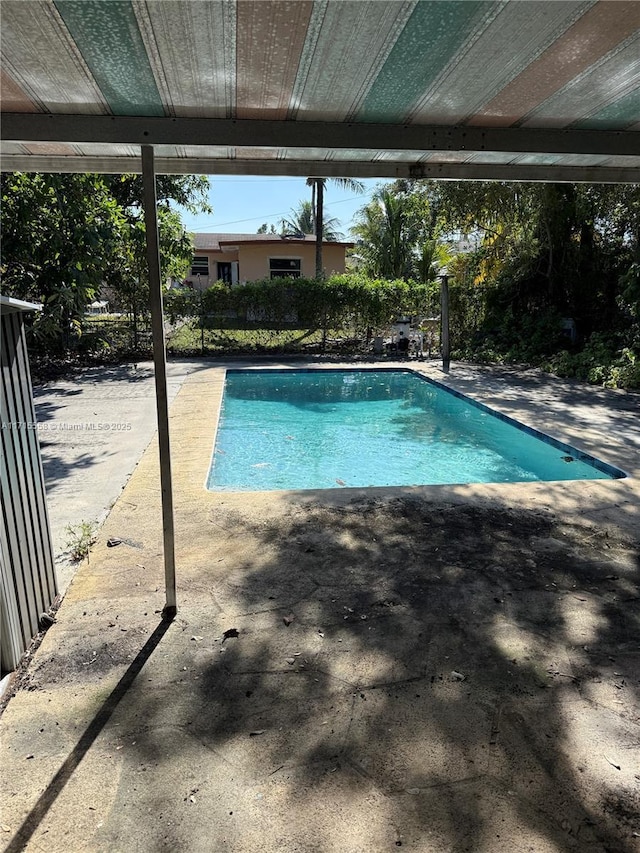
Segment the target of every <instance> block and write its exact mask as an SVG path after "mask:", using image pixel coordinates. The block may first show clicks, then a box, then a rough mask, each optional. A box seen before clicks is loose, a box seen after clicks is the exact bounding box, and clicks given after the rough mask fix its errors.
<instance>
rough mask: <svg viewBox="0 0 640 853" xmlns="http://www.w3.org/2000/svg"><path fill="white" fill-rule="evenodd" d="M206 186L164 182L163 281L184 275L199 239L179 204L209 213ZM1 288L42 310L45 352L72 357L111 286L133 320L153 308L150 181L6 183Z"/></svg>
mask: <svg viewBox="0 0 640 853" xmlns="http://www.w3.org/2000/svg"><path fill="white" fill-rule="evenodd" d="M207 185H208V183H207V180H206V179H203V178H199V177H195V176H159V177H158V187H157V194H158V219H159V231H160V253H161V261H162V269H163V275H164V276H176V277H179V276H181V275H182V274H183V273H184V271H185V270H186V268H187V265H188V263H189V262H190V259H191V254H192V249H191V240H190V238H189V236H188V235H187V234H186V232H185V231H184V228H183V227H182V223H181V221H180V218H179V215H178V214H177V213H176V212H175V211H174V210H172V208H171V205H172V203H176V204H180V205H183V206H185V207H187V208H189V209H192V210H194V211H195V210H197V209H203V208H204V209H205V210H207V209H208V203H207V202H206V196H205V192H206V187H207ZM1 188H2V232H3V256H2V266H1V272H2V287H3V291H4V293H5V294H7V295H13V296H15V297H17V298H21V299H27V300H30V301H34V302H41V303H43V311H42V312H40V313H39V314H38V316H37V317H36V318H35V320H34V325H33V328H32V334H33V338H34V340H35V342H36V344H39V345H40V346H42V347H43V348H48V349H49V350H59V351H60V350H67V349H69V348H70V347H72V346H73V345H74V344H75V343H77V342H78V340H79V338H80V336H81V334H82V330H83V321H84V315H85V311H86V308H87V306H88V305H89V304H90V303H91V302H92V301H93V300H94V299H96V297H97V296H98V295H99V294H100V293H101V291H104V289H105V287H108V288H109V290H110V292H111V294H114V295H115V296H116V298H119V299H120V300H121V302H122V307H123V308H124V309H125V310H127V311H131V312H132V313H133V315H134V316H136V315H139V314H142V313H144V312H146V310H147V308H148V283H147V265H146V254H145V226H144V219H143V211H142V179H141V177H140V176H138V175H109V176H100V175H84V174H56V175H47V174H23V173H14V174H4V175H3V176H2V183H1Z"/></svg>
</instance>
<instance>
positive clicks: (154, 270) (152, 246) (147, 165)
mask: <svg viewBox="0 0 640 853" xmlns="http://www.w3.org/2000/svg"><path fill="white" fill-rule="evenodd" d="M141 147H142V180H143V202H144V221H145V226H146V234H147V261H148V264H149V292H150V304H151V327H152V332H153V363H154V368H155V379H156V408H157V413H158V444H159V448H160V489H161V495H162V532H163V539H164V576H165V589H166V602H165V606H164V610H163V611H162V615H163V617H164V618H165V619H173V618H174V616H175V615H176V613H177V602H176V564H175V537H174V525H173V490H172V485H171V448H170V443H169V401H168V396H167V362H166V356H165V344H164V316H163V311H162V277H161V272H160V242H159V238H158V212H157V200H156V175H155V165H154V151H153V146H152V145H143V146H141Z"/></svg>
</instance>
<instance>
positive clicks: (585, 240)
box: [439, 182, 640, 387]
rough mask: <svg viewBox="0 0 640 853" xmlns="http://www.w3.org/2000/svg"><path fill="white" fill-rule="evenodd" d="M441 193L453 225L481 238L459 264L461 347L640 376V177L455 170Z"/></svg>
mask: <svg viewBox="0 0 640 853" xmlns="http://www.w3.org/2000/svg"><path fill="white" fill-rule="evenodd" d="M439 197H440V203H441V213H442V216H443V219H444V222H445V227H447V228H449V229H450V230H453V229H459V230H464V231H467V232H469V231H475V233H476V234H477V236H478V238H479V248H478V250H477V251H475V252H473V253H471V254H469V255H460V256H458V257H457V258H456V260H455V261H454V263H453V264H452V265H451V271H452V272H453V273H454V274H455V275H454V281H453V288H452V299H453V302H454V305H453V307H452V315H453V316H454V317H455V320H454V322H455V324H456V330H455V333H454V340H455V346H456V347H457V349H458V351H459V353H460V354H465V355H467V356H469V357H475V358H477V357H486V358H497V359H502V360H511V361H513V360H516V361H526V362H529V363H537V364H542V365H547V366H549V367H551V368H552V369H554V370H556V372H560V373H562V374H563V375H575V376H579V377H580V378H587V379H591V380H592V381H598V382H604V383H609V384H624V385H627V386H629V387H630V386H632V385H640V367H639V364H640V360H639V359H638V353H639V352H640V316H639V311H638V306H639V303H640V277H639V270H640V263H639V261H640V187H638V186H615V185H597V184H526V183H521V184H506V183H475V184H469V183H467V182H465V183H462V182H447V183H443V184H441V185H440V188H439ZM567 318H570V320H571V321H572V323H573V324H575V331H576V336H575V339H574V340H571V339H570V338H569V337H567V335H566V326H567V324H568V321H567ZM563 326H564V327H565V329H564V331H565V333H563ZM596 362H598V364H596ZM607 365H610V366H611V370H609V368H608V367H607ZM621 371H622V372H621Z"/></svg>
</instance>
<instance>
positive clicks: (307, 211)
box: [282, 200, 344, 242]
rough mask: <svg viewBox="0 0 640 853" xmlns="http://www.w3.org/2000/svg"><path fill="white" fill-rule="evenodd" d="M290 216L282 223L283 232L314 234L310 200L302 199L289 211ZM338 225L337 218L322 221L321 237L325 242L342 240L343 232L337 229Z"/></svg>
mask: <svg viewBox="0 0 640 853" xmlns="http://www.w3.org/2000/svg"><path fill="white" fill-rule="evenodd" d="M290 216H291V218H290V219H285V220H284V222H283V223H282V224H283V231H284V233H285V234H289V235H291V234H315V221H314V219H315V217H314V214H313V205H312V203H311V202H310V201H307V200H302V201H301V202H300V203H299V204H298V206H297V207H296V208H295V209H293V210H292V211H291V214H290ZM339 227H340V222H339V221H338V220H337V219H335V218H334V219H325V220H324V221H323V223H322V239H323V240H324V241H325V242H327V241H328V242H336V241H337V240H342V239H343V237H344V234H342V233H341V232H340V231H338V228H339Z"/></svg>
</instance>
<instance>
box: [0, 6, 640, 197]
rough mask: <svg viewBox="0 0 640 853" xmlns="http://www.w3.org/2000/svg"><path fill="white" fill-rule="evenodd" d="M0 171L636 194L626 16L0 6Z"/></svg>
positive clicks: (630, 27)
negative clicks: (452, 181)
mask: <svg viewBox="0 0 640 853" xmlns="http://www.w3.org/2000/svg"><path fill="white" fill-rule="evenodd" d="M1 39H2V57H1V60H2V77H3V79H2V84H3V85H2V110H3V113H2V150H1V153H2V161H1V163H2V169H4V170H6V171H19V170H22V171H42V172H52V171H59V172H71V171H85V172H91V171H93V172H100V171H104V172H115V173H123V172H139V171H141V152H140V146H141V145H149V146H154V147H155V169H156V172H157V173H166V174H193V173H202V174H237V175H259V174H265V175H301V176H307V177H308V176H326V177H331V176H334V177H335V176H346V177H361V178H367V177H369V178H377V177H380V178H384V177H390V178H403V177H413V178H482V179H500V180H510V179H513V180H569V181H573V180H585V181H599V180H601V181H622V182H638V181H640V155H639V154H638V152H639V151H640V107H639V104H640V101H639V97H640V63H638V51H639V49H640V2H637V0H620V2H616V3H612V2H602V0H601V1H600V2H592V0H564V2H540V0H538V1H537V2H526V3H525V2H517V0H509V2H498V0H486V1H485V0H478V2H464V3H453V2H448V3H447V2H415V0H408V2H398V0H363V2H357V3H352V2H340V0H329V2H322V3H320V2H318V3H312V2H299V3H292V2H290V0H270V2H268V3H266V2H262V3H260V2H245V0H225V2H199V3H186V2H185V3H149V2H147V3H143V2H135V3H134V2H127V3H103V2H82V3H78V2H67V0H56V2H55V3H53V2H40V3H34V2H32V3H25V2H19V0H2V34H1Z"/></svg>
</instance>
